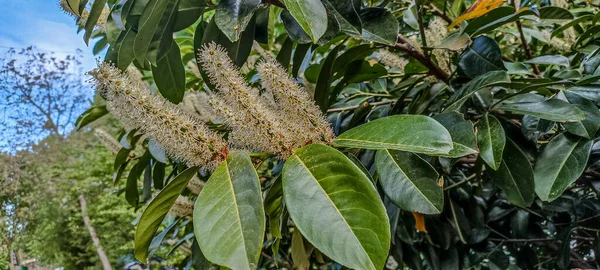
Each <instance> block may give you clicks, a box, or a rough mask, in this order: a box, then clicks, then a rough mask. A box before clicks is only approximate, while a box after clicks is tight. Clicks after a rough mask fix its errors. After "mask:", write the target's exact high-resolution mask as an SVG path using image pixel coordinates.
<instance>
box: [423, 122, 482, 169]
mask: <svg viewBox="0 0 600 270" xmlns="http://www.w3.org/2000/svg"><path fill="white" fill-rule="evenodd" d="M433 119H435V120H436V121H438V122H440V124H442V126H444V127H445V128H446V129H447V130H448V132H450V136H451V137H452V145H453V146H454V148H453V149H452V150H451V151H450V153H448V154H446V155H443V156H444V157H451V158H457V157H463V156H466V155H471V154H476V153H478V151H477V142H476V139H475V132H474V130H473V123H471V121H467V120H465V119H464V118H463V115H462V114H461V113H458V112H450V113H443V114H438V115H435V116H433Z"/></svg>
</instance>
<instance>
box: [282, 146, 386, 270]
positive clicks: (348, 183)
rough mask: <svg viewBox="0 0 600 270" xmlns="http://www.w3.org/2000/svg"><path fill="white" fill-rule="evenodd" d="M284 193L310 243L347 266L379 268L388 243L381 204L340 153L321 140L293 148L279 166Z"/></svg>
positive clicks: (300, 228) (382, 265)
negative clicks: (299, 147) (281, 169)
mask: <svg viewBox="0 0 600 270" xmlns="http://www.w3.org/2000/svg"><path fill="white" fill-rule="evenodd" d="M283 193H284V199H285V202H286V205H287V207H288V210H289V212H290V216H291V217H292V219H293V221H294V223H295V224H296V226H297V228H298V229H299V230H300V232H301V233H302V235H303V236H304V237H306V239H307V240H308V241H309V242H310V243H311V244H313V245H314V246H315V248H317V249H318V250H320V251H321V252H323V253H324V254H325V255H327V256H328V257H330V258H332V259H333V260H335V261H336V262H338V263H340V264H342V265H344V266H347V267H349V268H354V269H365V270H369V269H371V270H375V269H383V268H384V265H385V262H386V259H387V256H388V250H389V245H390V227H389V221H388V217H387V214H386V212H385V208H384V206H383V203H382V202H381V200H380V199H379V195H378V194H377V191H376V190H375V187H374V186H373V184H372V183H371V182H370V181H369V178H368V177H367V176H366V175H365V174H364V173H363V172H362V170H361V169H359V168H358V167H356V165H354V163H352V162H351V161H350V160H349V159H348V158H347V157H346V156H344V154H342V153H340V152H339V151H337V150H335V149H333V148H331V147H328V146H325V145H320V144H311V145H309V146H306V147H304V148H301V149H298V150H296V154H295V155H293V156H292V157H290V158H289V159H288V160H287V161H286V163H285V165H284V168H283ZM315 209H319V210H318V211H315ZM364 213H369V214H368V215H365V214H364ZM339 241H342V242H339ZM336 243H344V244H343V245H338V244H336Z"/></svg>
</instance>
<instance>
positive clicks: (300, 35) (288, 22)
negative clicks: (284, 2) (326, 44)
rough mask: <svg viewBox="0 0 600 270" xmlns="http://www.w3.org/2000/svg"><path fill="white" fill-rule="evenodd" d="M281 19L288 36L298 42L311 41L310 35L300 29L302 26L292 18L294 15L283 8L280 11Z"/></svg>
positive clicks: (305, 42)
mask: <svg viewBox="0 0 600 270" xmlns="http://www.w3.org/2000/svg"><path fill="white" fill-rule="evenodd" d="M281 20H282V21H283V25H284V26H285V30H286V31H287V33H288V35H289V38H290V39H291V40H292V41H294V42H297V43H299V44H307V43H311V42H312V39H311V37H310V36H309V35H308V34H307V33H306V32H305V31H304V30H303V29H302V26H300V24H299V23H298V21H296V19H294V16H292V14H290V12H289V11H287V10H284V11H282V12H281Z"/></svg>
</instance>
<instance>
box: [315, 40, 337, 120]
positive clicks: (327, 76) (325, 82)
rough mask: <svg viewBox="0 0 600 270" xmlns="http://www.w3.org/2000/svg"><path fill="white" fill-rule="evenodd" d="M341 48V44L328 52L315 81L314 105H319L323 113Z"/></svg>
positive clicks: (327, 107)
mask: <svg viewBox="0 0 600 270" xmlns="http://www.w3.org/2000/svg"><path fill="white" fill-rule="evenodd" d="M342 47H343V45H342V44H340V45H338V46H336V47H335V48H333V50H331V51H330V52H329V54H328V55H327V58H325V60H324V61H325V62H324V63H323V67H322V68H321V72H320V73H319V78H318V80H317V85H316V86H315V97H314V98H315V103H317V105H319V108H320V109H321V111H323V112H325V111H327V109H329V89H330V87H331V82H332V76H331V75H332V74H333V72H334V70H333V67H334V63H335V61H336V58H337V57H338V55H337V54H338V52H339V51H340V49H341V48H342Z"/></svg>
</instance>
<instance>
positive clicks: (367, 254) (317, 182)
mask: <svg viewBox="0 0 600 270" xmlns="http://www.w3.org/2000/svg"><path fill="white" fill-rule="evenodd" d="M296 158H297V159H298V161H299V163H300V164H301V165H302V167H304V169H306V171H307V172H308V173H309V174H310V176H311V178H312V179H313V180H314V182H315V183H316V184H317V186H318V187H319V189H320V190H321V191H322V192H323V194H324V195H325V197H327V199H328V201H329V202H331V205H333V208H334V209H335V211H336V212H337V213H338V214H339V216H340V217H341V218H342V220H343V221H344V224H345V225H346V226H347V227H348V230H350V231H351V232H352V236H353V237H354V239H355V240H356V242H357V243H359V246H360V248H361V250H362V251H363V253H364V254H365V256H366V257H367V258H369V263H370V264H371V266H372V267H373V268H372V269H376V267H375V265H374V264H373V262H372V261H371V257H370V256H369V253H367V251H366V250H365V249H364V247H363V246H362V243H361V242H360V240H359V239H358V237H356V234H355V232H354V230H352V227H350V225H349V224H348V221H346V218H344V215H342V213H341V212H340V210H339V209H338V207H337V205H335V203H333V201H332V200H331V198H330V197H329V196H328V195H329V194H327V192H326V191H325V189H323V187H322V186H321V184H320V183H319V181H317V178H316V177H315V176H314V174H313V173H312V171H310V169H309V168H308V167H307V166H306V164H304V162H303V161H302V159H301V158H300V157H299V156H297V155H296ZM361 173H362V172H361Z"/></svg>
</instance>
